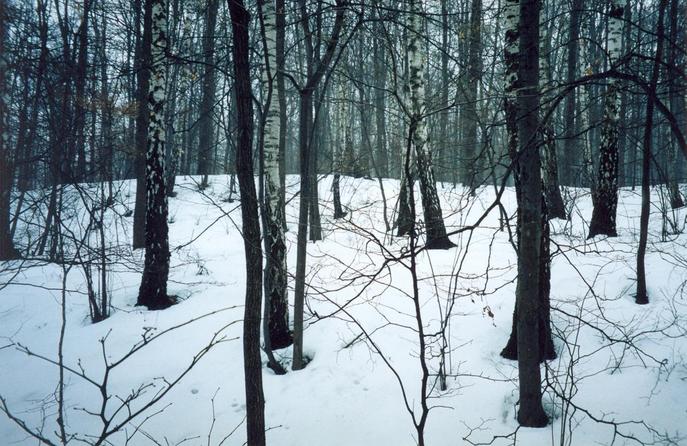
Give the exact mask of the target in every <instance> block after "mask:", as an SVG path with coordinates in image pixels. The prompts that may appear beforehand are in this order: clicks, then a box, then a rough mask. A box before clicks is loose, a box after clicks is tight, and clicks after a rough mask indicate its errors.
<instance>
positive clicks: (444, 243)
mask: <svg viewBox="0 0 687 446" xmlns="http://www.w3.org/2000/svg"><path fill="white" fill-rule="evenodd" d="M455 247H456V244H455V243H453V242H452V241H451V240H450V239H449V238H448V236H444V237H441V238H436V239H432V240H427V244H426V245H425V249H451V248H455Z"/></svg>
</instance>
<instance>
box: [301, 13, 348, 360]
mask: <svg viewBox="0 0 687 446" xmlns="http://www.w3.org/2000/svg"><path fill="white" fill-rule="evenodd" d="M300 9H301V12H302V14H301V16H302V21H301V26H303V31H304V34H305V36H306V45H305V47H306V51H307V52H308V53H312V50H313V46H312V45H313V43H312V40H311V39H312V35H311V33H310V28H309V24H308V14H307V10H306V5H305V1H304V0H303V1H301V2H300ZM334 9H335V11H336V17H335V19H334V25H333V27H332V31H331V35H330V36H329V38H328V39H325V41H326V42H327V49H326V51H325V53H324V56H323V57H322V59H321V60H320V61H319V63H318V64H317V66H312V65H310V64H309V65H308V78H307V80H306V83H305V85H304V86H303V88H301V89H300V91H299V94H300V113H299V118H298V119H299V152H300V172H301V179H300V181H301V193H300V195H301V196H300V204H299V210H298V236H297V241H296V250H297V253H296V284H295V290H294V298H293V299H294V305H293V306H294V309H293V311H294V316H293V364H292V368H293V370H300V369H302V368H303V367H305V365H306V359H305V358H304V357H303V305H304V301H305V262H306V258H307V252H306V249H307V242H308V241H307V232H308V210H309V209H308V207H309V204H310V200H311V198H310V194H311V191H310V186H311V184H312V182H311V179H310V175H316V172H310V167H311V165H312V163H311V160H310V142H311V138H312V136H311V131H312V130H313V129H312V111H313V107H312V106H313V93H314V91H315V88H316V87H317V84H318V83H319V82H320V80H321V79H322V77H323V76H324V75H325V73H326V72H327V70H328V69H329V66H330V64H331V62H332V59H333V57H334V52H335V51H336V49H337V47H338V45H339V36H340V34H341V29H342V26H343V20H344V8H343V5H342V0H337V1H336V7H335V8H334ZM308 59H309V60H312V54H310V55H309V56H308Z"/></svg>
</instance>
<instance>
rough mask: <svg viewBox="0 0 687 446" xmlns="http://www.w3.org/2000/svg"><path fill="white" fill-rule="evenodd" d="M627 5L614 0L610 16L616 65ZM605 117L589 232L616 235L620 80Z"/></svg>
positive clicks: (610, 90)
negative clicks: (625, 6)
mask: <svg viewBox="0 0 687 446" xmlns="http://www.w3.org/2000/svg"><path fill="white" fill-rule="evenodd" d="M623 16H624V8H623V4H622V3H621V0H611V5H610V12H609V18H608V39H607V46H608V59H609V62H610V65H611V67H612V68H615V66H616V65H617V64H618V60H619V58H620V50H621V43H622V31H623ZM605 101H606V102H605V109H604V119H603V123H602V128H601V147H600V149H599V155H600V160H599V170H598V175H597V179H596V188H595V190H594V197H593V202H594V210H593V212H592V220H591V223H590V225H589V236H588V238H592V237H594V236H596V235H600V234H603V235H607V236H609V237H615V236H616V235H618V233H617V231H616V225H615V219H616V209H617V207H618V106H619V97H618V80H617V79H611V80H610V81H609V84H608V89H607V90H606V97H605Z"/></svg>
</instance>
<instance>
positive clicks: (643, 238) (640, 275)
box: [635, 0, 668, 305]
mask: <svg viewBox="0 0 687 446" xmlns="http://www.w3.org/2000/svg"><path fill="white" fill-rule="evenodd" d="M667 5H668V0H661V1H660V3H659V6H658V26H657V30H656V35H657V39H658V42H657V43H656V57H655V59H654V66H653V70H652V73H651V81H650V83H649V91H648V92H647V95H648V97H647V103H646V122H645V124H644V139H643V144H642V149H643V150H642V210H641V214H640V219H639V247H638V248H637V293H636V294H635V302H636V303H638V304H640V305H645V304H648V303H649V294H648V293H647V289H646V269H645V266H644V258H645V257H646V245H647V241H648V236H649V210H650V209H649V208H650V205H651V188H650V181H651V142H652V141H651V138H652V131H653V126H654V108H655V102H656V87H657V85H658V77H659V74H660V68H661V61H662V58H663V44H664V42H663V40H664V39H663V38H664V24H663V18H664V15H665V9H666V6H667Z"/></svg>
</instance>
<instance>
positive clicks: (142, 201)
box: [133, 0, 152, 249]
mask: <svg viewBox="0 0 687 446" xmlns="http://www.w3.org/2000/svg"><path fill="white" fill-rule="evenodd" d="M141 2H143V3H144V6H143V35H142V36H141V37H140V38H137V45H136V71H137V75H138V96H137V98H136V99H137V107H136V148H135V150H136V204H135V207H134V229H133V231H134V233H133V247H134V249H138V248H143V247H144V246H145V237H146V235H145V224H146V171H145V169H146V159H145V158H146V153H147V149H146V147H147V141H148V119H149V116H148V99H147V98H148V89H149V83H150V62H151V53H150V51H151V49H150V48H151V39H152V0H136V5H134V9H135V10H136V11H137V15H138V14H139V13H138V11H140V8H141ZM139 25H140V24H139V20H136V29H137V30H138V27H139Z"/></svg>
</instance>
